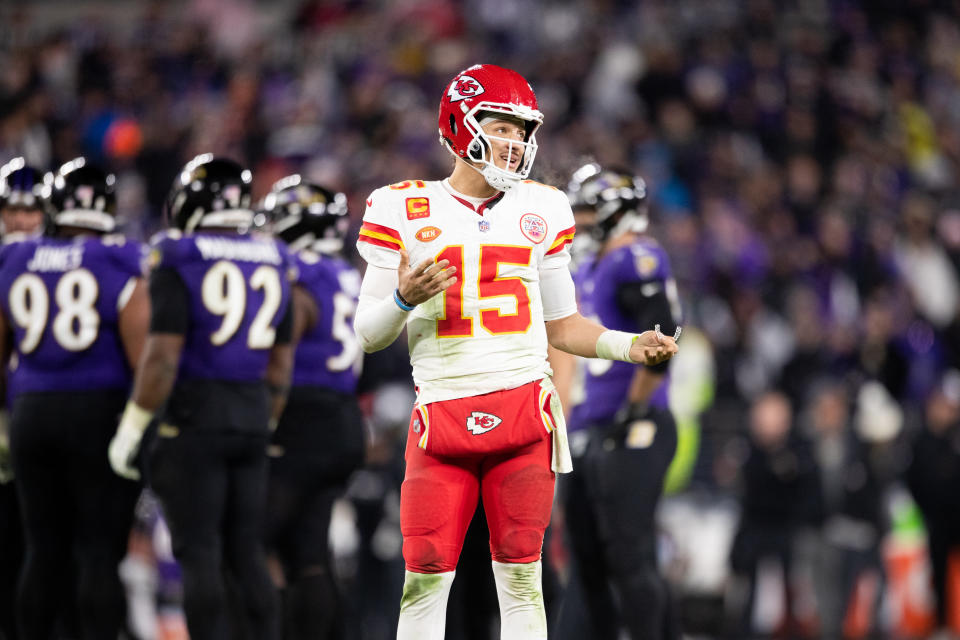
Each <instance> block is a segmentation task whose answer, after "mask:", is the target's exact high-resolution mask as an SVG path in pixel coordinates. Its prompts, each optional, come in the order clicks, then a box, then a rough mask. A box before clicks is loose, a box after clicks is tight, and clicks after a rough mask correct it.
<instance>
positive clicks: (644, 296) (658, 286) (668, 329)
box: [617, 279, 680, 373]
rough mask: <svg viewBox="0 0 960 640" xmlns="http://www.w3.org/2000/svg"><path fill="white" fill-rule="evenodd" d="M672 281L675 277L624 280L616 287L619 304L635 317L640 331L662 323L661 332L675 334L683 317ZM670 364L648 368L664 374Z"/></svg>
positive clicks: (666, 362)
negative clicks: (660, 279)
mask: <svg viewBox="0 0 960 640" xmlns="http://www.w3.org/2000/svg"><path fill="white" fill-rule="evenodd" d="M672 283H673V280H672V279H670V280H667V281H651V282H642V281H633V282H626V283H623V284H621V285H620V287H619V288H618V289H617V305H618V306H619V307H620V310H621V311H622V312H623V313H624V315H625V316H627V317H628V318H633V319H634V321H635V322H636V323H637V326H638V327H639V328H640V329H641V330H643V331H645V330H647V329H652V328H653V327H654V326H655V325H657V324H659V325H660V331H662V332H663V333H664V334H666V335H673V332H674V331H676V330H677V325H678V324H679V322H680V318H679V313H676V311H677V310H678V307H679V304H678V303H677V302H676V285H674V284H672ZM671 294H672V296H673V298H674V300H673V301H671ZM669 364H670V361H669V360H666V361H664V362H661V363H660V364H656V365H653V366H648V367H647V368H648V369H650V370H651V371H654V372H656V373H665V372H666V371H667V368H668V366H669Z"/></svg>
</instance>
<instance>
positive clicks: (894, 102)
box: [0, 0, 960, 640]
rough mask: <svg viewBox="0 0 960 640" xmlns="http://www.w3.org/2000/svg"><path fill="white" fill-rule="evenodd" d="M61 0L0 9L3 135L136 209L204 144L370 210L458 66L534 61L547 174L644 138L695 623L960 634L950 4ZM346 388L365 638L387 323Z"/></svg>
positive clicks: (674, 483) (437, 159)
mask: <svg viewBox="0 0 960 640" xmlns="http://www.w3.org/2000/svg"><path fill="white" fill-rule="evenodd" d="M76 4H77V6H75V7H71V6H67V5H66V3H61V2H49V3H48V2H37V3H22V4H19V3H10V4H7V5H4V6H3V7H2V8H0V16H2V18H3V20H2V23H0V162H5V161H7V160H8V159H10V158H12V157H14V156H23V157H24V158H25V159H26V161H27V162H28V163H29V164H31V165H34V166H37V167H42V168H52V167H56V166H58V165H59V164H60V163H61V162H63V161H66V160H68V159H70V158H73V157H74V156H77V155H85V156H86V157H88V158H92V159H94V160H96V161H97V162H99V163H101V164H103V165H105V166H107V167H109V168H110V169H111V170H113V171H115V172H116V174H117V190H118V191H117V192H118V204H119V206H118V208H119V212H120V216H121V217H122V218H123V220H124V222H125V225H126V226H125V229H126V231H127V233H129V234H130V235H132V236H133V237H136V238H141V239H145V238H148V237H149V235H150V234H151V233H152V232H154V231H156V230H158V229H160V228H162V226H163V224H164V223H163V220H162V219H161V205H162V202H163V199H164V198H165V197H166V194H167V191H168V188H169V185H170V182H171V180H172V178H173V176H174V175H175V173H176V172H177V170H178V169H179V168H180V167H181V166H182V165H183V163H184V162H185V161H186V160H188V159H189V158H191V157H193V156H194V155H196V154H197V153H200V152H208V151H209V152H213V153H215V154H218V155H223V156H227V157H232V158H235V159H237V160H239V161H241V162H243V163H244V164H245V165H246V166H249V167H251V169H252V171H253V175H254V196H255V197H257V198H259V197H261V196H262V195H264V194H265V192H266V190H267V189H268V188H269V186H270V185H271V184H272V183H273V182H274V181H275V180H276V179H278V178H280V177H282V176H284V175H286V174H289V173H291V172H294V171H299V172H301V173H302V174H303V175H305V176H307V177H308V178H310V179H312V180H314V181H316V182H318V183H321V184H325V185H328V186H330V187H332V188H335V189H339V190H342V191H344V192H345V193H346V194H347V195H348V197H349V203H350V211H351V214H352V216H353V222H354V226H355V227H358V226H359V220H360V216H361V214H362V212H363V200H364V198H365V197H366V196H367V195H368V194H369V192H370V191H371V190H372V189H373V188H375V187H377V186H380V185H382V184H386V183H391V182H396V181H399V180H404V179H413V178H430V179H432V178H436V177H440V176H442V175H445V173H446V172H447V170H448V169H449V164H450V159H449V156H447V154H446V152H445V151H444V150H443V149H441V147H440V146H439V145H438V144H437V139H436V133H435V122H436V120H435V118H436V99H437V96H439V95H440V94H441V91H442V89H443V86H444V85H445V83H446V82H447V81H448V80H449V78H450V77H452V75H453V74H454V73H455V72H456V71H458V70H460V69H462V68H464V67H466V66H467V65H469V64H472V63H474V62H476V61H484V62H492V63H496V64H501V65H503V66H506V67H510V68H513V69H516V70H518V71H520V72H521V73H522V74H523V75H524V76H525V77H527V78H528V79H529V80H530V82H531V84H532V85H533V87H534V88H535V90H536V92H537V97H538V99H539V101H540V108H541V110H542V111H543V112H544V114H545V123H544V125H543V129H542V132H543V133H542V136H541V139H542V143H541V149H540V152H539V155H538V162H537V165H536V167H535V168H534V173H533V175H534V177H536V178H537V179H538V180H541V181H543V182H546V183H549V184H554V185H556V186H558V187H561V188H563V187H564V186H565V185H566V183H567V181H568V179H569V176H570V173H571V171H572V170H573V169H575V168H576V167H578V166H580V165H581V164H582V163H583V162H584V161H585V160H586V159H596V160H597V161H599V162H600V163H602V164H603V163H615V164H619V165H624V166H629V167H632V168H633V169H634V170H635V171H636V172H637V174H638V175H640V176H642V177H643V178H644V180H645V181H646V184H647V186H648V189H649V193H650V202H651V218H652V230H653V234H654V235H655V236H656V237H657V238H659V240H660V241H661V243H662V244H663V245H664V246H665V247H666V249H667V252H668V254H669V255H670V257H671V260H672V263H673V266H674V272H675V276H676V278H677V282H678V285H679V290H680V294H681V297H682V299H683V301H684V309H685V321H684V337H683V340H682V341H681V347H683V349H682V350H681V355H680V357H679V358H678V361H677V362H676V363H674V379H675V387H674V389H673V398H672V400H673V404H674V411H675V413H676V414H677V416H678V422H679V423H680V426H681V431H682V435H681V447H680V451H679V453H678V459H677V460H676V461H675V463H674V469H673V470H672V475H671V482H670V486H669V490H670V491H671V492H672V493H673V495H672V497H671V498H669V499H668V500H667V501H666V502H665V504H664V509H663V510H664V516H663V518H662V524H663V526H664V528H665V535H664V539H665V543H664V545H663V546H664V562H665V564H666V566H667V571H668V574H669V575H670V576H671V578H672V580H673V581H674V583H675V585H676V586H677V589H678V591H679V592H680V593H681V595H682V596H685V599H682V606H681V609H682V611H681V612H682V617H683V619H684V622H685V624H686V626H687V628H688V629H689V633H690V635H697V634H703V635H705V636H712V635H714V634H719V633H721V632H722V631H723V630H724V629H725V630H726V632H727V633H729V634H730V635H731V637H743V636H742V635H740V634H741V633H742V632H741V629H742V627H741V626H739V623H738V622H731V621H730V618H731V617H736V616H743V617H744V620H745V622H744V624H747V625H751V626H754V627H755V628H759V629H760V630H761V631H764V632H765V633H769V634H774V635H779V634H796V635H799V636H810V637H812V635H813V634H815V632H814V631H812V630H813V629H815V628H817V625H818V624H819V625H820V628H822V629H831V628H832V629H835V630H837V631H838V632H839V630H841V629H842V631H843V634H844V635H845V636H846V637H865V636H866V635H867V633H868V629H870V628H871V627H872V626H875V627H876V626H878V627H879V628H880V629H882V634H883V637H886V636H887V635H889V636H891V637H923V636H925V635H926V634H928V633H931V632H932V630H933V629H935V628H936V627H938V626H941V625H942V626H944V627H951V628H952V629H953V630H954V631H953V633H960V592H958V591H957V588H958V587H960V560H958V558H960V556H956V555H952V554H955V552H956V550H957V549H960V515H958V514H960V509H958V507H960V491H958V490H957V489H958V487H960V373H957V371H960V314H958V312H960V197H958V194H960V190H958V186H960V185H958V175H960V173H958V169H960V127H958V125H960V108H958V105H960V6H958V5H957V3H955V2H950V1H948V0H902V1H894V0H871V1H867V2H856V1H854V0H790V1H783V2H778V1H775V0H710V1H697V0H671V1H666V0H657V1H654V0H648V1H639V2H630V1H626V0H621V1H617V0H608V1H604V0H593V1H590V2H545V1H537V0H468V1H465V2H453V1H445V0H426V1H424V2H416V1H412V0H411V1H404V0H398V1H390V0H342V1H338V0H327V1H324V0H311V1H307V2H303V3H300V4H295V3H286V4H285V3H268V2H260V3H257V2H250V1H244V0H192V1H187V2H163V1H157V2H143V3H140V2H106V1H104V2H94V3H89V6H82V5H81V3H76ZM61 9H62V10H63V11H62V13H60V14H58V13H57V12H58V11H60V10H61ZM64 16H66V17H68V18H69V19H66V18H64ZM354 236H355V230H354ZM348 244H352V243H348ZM361 387H362V388H361V393H362V402H363V405H364V407H365V409H366V411H367V415H368V419H369V424H368V428H369V430H370V434H369V435H370V438H369V440H370V446H369V451H368V463H367V466H366V468H365V469H364V470H363V471H361V472H359V473H358V474H357V475H356V476H355V478H354V479H353V482H352V484H351V487H350V490H349V493H348V498H349V499H348V500H346V501H344V502H343V503H342V504H340V505H338V508H337V511H336V512H335V518H334V524H333V530H332V532H331V541H332V544H333V545H334V551H335V553H336V556H337V558H338V559H339V562H340V565H339V570H340V571H341V572H342V575H343V576H344V577H343V581H344V585H345V588H346V589H347V590H348V593H351V594H352V596H351V597H348V598H347V599H346V602H348V603H349V604H348V609H349V616H351V619H352V620H353V621H354V622H355V625H356V631H355V633H356V634H357V635H356V636H350V637H357V638H364V639H367V638H369V639H371V640H372V639H380V638H387V637H390V634H391V633H392V632H393V629H394V628H395V622H394V620H395V608H396V604H397V603H396V600H397V595H398V594H399V589H400V587H399V585H400V583H401V581H402V570H403V569H402V561H401V560H400V558H399V549H400V534H399V528H398V526H397V520H398V513H397V510H398V498H397V492H398V486H399V480H400V478H401V477H402V467H401V465H402V458H401V454H400V450H401V449H400V447H401V446H402V444H401V443H399V442H398V438H402V437H403V429H404V427H405V426H406V420H407V419H408V414H407V409H408V408H409V404H410V402H411V401H412V389H411V388H410V387H411V383H410V378H409V365H408V364H407V361H406V351H405V347H404V345H403V344H402V343H399V344H395V345H394V346H393V347H392V348H391V349H388V350H387V351H385V352H381V353H378V354H375V355H373V356H369V357H368V359H367V362H366V365H365V373H364V379H363V380H362V382H361ZM398 427H399V429H398ZM148 511H149V510H148ZM148 521H151V520H150V518H147V519H146V520H145V522H148ZM144 527H146V525H144ZM148 530H149V529H148V528H144V531H148ZM924 531H925V532H926V533H927V536H926V538H925V537H924V535H923V533H924ZM161 537H162V536H161ZM560 538H561V536H559V535H556V534H555V535H554V537H553V539H552V541H551V549H552V550H553V551H554V553H553V555H552V562H553V563H554V564H555V565H556V566H557V567H559V568H560V575H561V577H562V576H563V571H562V568H563V560H564V550H563V542H562V539H560ZM135 539H136V540H137V541H138V544H136V545H134V546H133V549H134V550H141V549H144V548H150V549H153V547H154V545H144V544H142V543H143V541H144V540H145V538H142V537H136V538H135ZM925 539H926V540H927V541H928V542H927V544H926V545H925V546H924V544H923V541H924V540H925ZM160 546H161V547H162V545H160ZM924 548H928V549H929V550H930V552H931V554H932V560H933V562H932V564H930V565H926V564H925V560H924V557H923V553H924V551H923V549H924ZM151 553H152V552H151ZM132 557H136V554H134V555H133V556H132ZM770 558H773V559H774V560H775V561H779V564H778V563H777V562H775V563H774V564H771V563H770V562H768V559H770ZM137 566H139V565H136V563H133V564H131V565H130V566H129V567H128V569H129V571H130V574H131V575H132V574H134V573H136V567H137ZM777 567H778V568H777ZM174 573H175V572H174ZM928 574H929V575H928ZM162 575H166V574H162ZM918 576H919V577H918ZM931 576H933V577H935V578H936V579H937V582H938V584H939V585H941V587H940V589H939V590H938V596H939V598H938V600H937V601H938V602H939V608H940V611H939V615H940V623H939V624H938V623H936V622H934V617H935V616H936V607H935V606H934V605H933V604H932V603H933V602H934V600H932V598H933V592H932V591H930V590H929V589H927V583H926V582H925V581H926V580H929V579H930V578H931ZM134 582H136V581H134ZM771 584H772V585H778V584H779V585H780V587H779V591H778V587H776V586H773V587H771V586H770V585H771ZM754 592H755V593H756V597H753V596H752V594H753V593H754ZM771 593H772V594H774V595H773V596H772V597H771ZM781 593H782V594H783V596H784V597H783V598H781V597H780V594H781ZM881 595H882V596H884V597H882V598H881V597H880V596H881ZM152 597H153V595H152V592H151V595H150V596H149V598H152ZM166 598H167V599H172V600H175V597H174V596H171V595H170V594H169V593H168V594H166ZM787 604H789V605H790V606H789V607H787V606H785V605H787ZM948 605H949V606H948ZM719 609H723V610H724V611H723V612H721V611H719ZM731 611H735V612H738V613H736V614H731ZM871 616H875V617H876V620H877V621H878V622H877V625H871V623H870V618H871ZM723 618H726V619H727V621H726V622H725V623H720V622H718V620H721V619H723ZM732 629H736V631H734V630H732ZM361 630H362V631H361ZM450 633H454V630H451V631H450ZM448 637H451V636H448ZM457 637H460V636H457ZM463 637H467V636H463ZM472 637H476V636H472ZM830 637H833V636H830Z"/></svg>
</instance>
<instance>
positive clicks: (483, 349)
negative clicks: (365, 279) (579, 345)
mask: <svg viewBox="0 0 960 640" xmlns="http://www.w3.org/2000/svg"><path fill="white" fill-rule="evenodd" d="M573 232H574V222H573V213H572V212H571V211H570V204H569V202H568V200H567V197H566V195H564V193H563V192H562V191H559V190H557V189H555V188H553V187H550V186H547V185H543V184H540V183H537V182H533V181H530V180H526V181H523V182H522V183H521V184H519V185H517V186H516V187H514V188H513V189H511V190H509V191H507V192H504V193H503V194H501V195H498V196H496V197H494V198H492V199H491V200H488V201H487V202H486V203H483V204H481V205H479V206H478V207H477V208H474V207H473V206H472V205H471V204H470V203H468V202H466V201H464V200H461V199H459V198H457V197H456V196H454V195H453V194H451V193H450V192H449V191H447V189H446V187H445V186H444V184H443V183H441V182H436V181H434V182H425V181H422V180H413V181H407V182H401V183H399V184H394V185H390V186H387V187H382V188H380V189H377V190H376V191H374V192H373V194H372V195H371V196H370V198H369V199H368V200H367V210H366V213H365V214H364V217H363V226H362V227H361V229H360V236H359V238H358V242H357V249H358V251H359V252H360V255H361V256H363V258H364V259H365V260H366V261H367V262H368V263H370V264H372V265H376V266H379V267H384V268H392V269H396V268H397V266H398V265H399V263H400V249H406V251H407V253H408V254H409V259H410V265H411V267H414V266H416V265H417V264H419V263H420V262H421V261H423V260H431V261H437V262H439V261H440V260H444V259H446V260H449V261H450V265H451V266H454V267H456V268H457V273H456V276H457V281H456V283H455V284H454V285H453V286H451V287H450V288H449V289H447V290H446V291H444V292H442V293H440V294H437V295H436V296H434V297H433V298H431V299H430V300H428V301H427V302H425V303H423V304H421V305H419V306H418V307H417V308H416V309H415V310H414V311H412V312H411V313H410V318H409V320H408V324H407V338H408V342H409V347H410V360H411V363H412V364H413V377H414V381H415V382H416V384H417V385H418V386H419V388H420V402H421V403H422V404H426V403H428V402H436V401H442V400H450V399H454V398H462V397H468V396H474V395H480V394H484V393H489V392H491V391H496V390H499V389H511V388H514V387H518V386H520V385H523V384H526V383H528V382H532V381H534V380H539V379H541V378H543V377H544V376H546V375H548V374H549V372H550V369H549V365H548V364H547V335H546V328H545V326H544V320H545V319H546V320H554V319H556V318H544V313H543V302H542V299H541V296H540V288H539V282H540V273H541V272H542V271H544V270H547V269H566V268H567V265H568V263H569V261H570V255H569V252H568V251H567V245H568V244H569V243H570V241H571V240H572V239H573Z"/></svg>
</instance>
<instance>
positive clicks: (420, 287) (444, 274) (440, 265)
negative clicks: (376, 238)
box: [397, 249, 457, 305]
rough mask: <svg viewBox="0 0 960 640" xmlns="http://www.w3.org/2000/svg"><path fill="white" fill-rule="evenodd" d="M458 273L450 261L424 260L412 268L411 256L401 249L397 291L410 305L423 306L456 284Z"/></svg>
mask: <svg viewBox="0 0 960 640" xmlns="http://www.w3.org/2000/svg"><path fill="white" fill-rule="evenodd" d="M456 273H457V268H456V267H451V266H450V261H449V260H441V261H440V262H434V261H433V260H424V261H423V262H421V263H420V264H418V265H417V266H415V267H411V266H410V257H409V255H408V254H407V252H406V250H404V249H401V250H400V267H399V269H398V271H397V274H398V277H399V284H398V286H397V289H398V290H399V291H400V295H401V296H403V299H404V300H406V301H407V302H408V303H410V304H412V305H417V304H421V303H424V302H426V301H427V300H429V299H430V298H432V297H433V296H435V295H437V294H438V293H440V292H441V291H443V290H445V289H446V288H447V287H449V286H451V285H452V284H453V283H455V282H456V281H457V278H456V275H455V274H456Z"/></svg>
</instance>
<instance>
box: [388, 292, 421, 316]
mask: <svg viewBox="0 0 960 640" xmlns="http://www.w3.org/2000/svg"><path fill="white" fill-rule="evenodd" d="M393 301H394V302H396V303H397V306H398V307H400V308H401V309H403V310H404V311H413V310H414V308H416V306H417V305H415V304H410V303H409V302H407V301H406V300H404V299H403V296H401V295H400V289H394V290H393Z"/></svg>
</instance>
